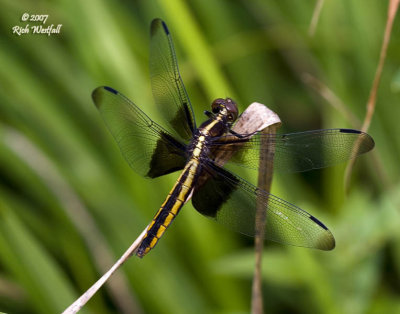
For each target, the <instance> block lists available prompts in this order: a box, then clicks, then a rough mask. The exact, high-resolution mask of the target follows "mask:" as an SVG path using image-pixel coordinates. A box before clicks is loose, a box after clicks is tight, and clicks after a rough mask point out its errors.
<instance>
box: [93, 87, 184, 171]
mask: <svg viewBox="0 0 400 314" xmlns="http://www.w3.org/2000/svg"><path fill="white" fill-rule="evenodd" d="M92 98H93V101H94V103H95V105H96V107H97V108H98V110H99V111H100V113H101V115H102V117H103V119H104V121H105V123H106V125H107V127H108V129H109V130H110V132H111V134H112V135H113V136H114V138H115V140H116V141H117V143H118V146H119V148H120V150H121V152H122V155H123V156H124V157H125V159H126V160H127V162H128V164H129V165H130V166H131V168H132V169H133V170H135V171H136V172H137V173H139V174H141V175H143V176H145V177H150V178H155V177H158V176H161V175H164V174H167V173H171V172H174V171H176V170H180V169H183V167H184V166H185V163H186V155H185V152H186V146H185V145H184V144H182V143H181V142H179V141H178V140H176V139H175V138H174V137H173V136H171V135H170V134H169V133H168V132H167V131H166V130H165V129H163V128H162V127H161V126H160V125H158V124H157V123H155V122H154V121H153V120H151V119H150V118H149V117H148V116H147V115H146V114H145V113H144V112H143V111H142V110H140V109H139V108H138V107H137V106H136V105H135V104H134V103H133V102H131V101H130V100H129V99H128V98H127V97H125V96H124V95H122V94H121V93H119V92H117V91H116V90H114V89H112V88H110V87H106V86H102V87H98V88H96V89H95V90H94V91H93V93H92Z"/></svg>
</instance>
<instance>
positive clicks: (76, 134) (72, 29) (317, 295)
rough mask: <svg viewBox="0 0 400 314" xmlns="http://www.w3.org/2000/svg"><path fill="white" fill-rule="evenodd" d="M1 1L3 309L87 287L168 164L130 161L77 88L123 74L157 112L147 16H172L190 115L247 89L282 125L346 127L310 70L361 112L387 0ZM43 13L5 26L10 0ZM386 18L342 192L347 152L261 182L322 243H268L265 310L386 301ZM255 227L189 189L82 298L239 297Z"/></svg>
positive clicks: (390, 275)
mask: <svg viewBox="0 0 400 314" xmlns="http://www.w3.org/2000/svg"><path fill="white" fill-rule="evenodd" d="M367 2H368V3H366V2H365V1H363V0H340V1H325V5H324V7H323V9H322V13H321V17H320V21H319V24H318V26H317V28H316V33H315V35H314V36H309V35H308V27H309V24H310V20H311V16H312V13H313V10H314V5H315V1H310V2H306V1H290V0H285V1H266V0H252V1H246V0H242V1H228V0H225V1H222V0H218V1H211V0H191V1H187V2H185V1H182V0H169V1H168V0H159V1H145V0H143V1H117V0H86V1H77V0H73V1H45V0H39V1H27V0H20V1H12V0H0V4H1V8H2V10H1V12H0V48H1V49H0V311H3V312H10V313H55V312H60V311H62V310H63V309H65V308H66V307H67V306H68V305H69V304H70V303H72V302H73V301H74V299H76V298H77V297H78V296H79V295H80V294H82V293H83V292H84V291H85V290H86V289H87V288H88V287H90V286H91V285H92V284H93V283H94V282H95V281H96V280H97V278H99V277H100V276H101V275H102V274H103V273H104V272H105V271H106V270H107V269H108V267H110V266H111V265H112V263H113V262H114V261H115V260H116V259H117V258H118V257H119V256H120V255H121V254H122V252H123V251H124V250H125V249H126V248H127V247H128V246H129V245H130V243H131V242H132V241H133V240H134V239H135V238H136V237H137V236H138V235H139V233H140V232H141V231H142V230H143V228H144V227H145V226H146V225H147V223H148V222H149V221H150V220H151V218H152V215H153V214H154V213H155V211H156V210H157V209H158V208H159V206H160V204H161V203H162V201H163V200H164V198H165V196H166V195H167V193H168V191H169V189H170V188H171V186H172V184H173V182H174V180H175V179H176V177H177V175H176V174H173V175H169V176H167V177H166V178H160V179H156V180H146V179H143V178H141V177H139V176H138V175H136V174H135V173H134V172H132V171H131V170H130V169H129V167H128V165H127V164H126V162H125V161H124V160H123V158H122V156H121V155H120V152H119V150H118V148H117V146H116V143H114V141H113V139H112V138H111V136H110V134H109V133H108V131H107V129H106V127H105V125H104V124H103V122H102V121H101V118H100V116H99V114H98V112H97V111H96V108H95V106H94V105H93V103H92V101H91V98H90V94H91V92H92V90H93V89H94V88H96V87H97V86H100V85H109V86H112V87H114V88H115V89H117V90H119V91H121V92H122V93H124V94H125V95H127V96H128V97H129V98H130V99H132V100H133V101H134V102H135V103H136V104H137V105H139V106H140V107H141V108H142V109H143V110H144V111H146V113H147V114H148V115H149V116H151V117H153V118H154V119H155V120H157V118H158V114H157V112H156V111H155V106H154V105H153V100H152V96H151V90H150V80H149V74H148V55H149V51H148V44H149V25H150V21H151V20H152V19H153V18H155V17H161V18H163V19H164V20H165V21H166V22H167V24H168V25H169V28H170V30H171V33H172V36H173V39H174V42H175V47H176V49H177V52H178V61H179V64H180V69H181V74H182V77H183V80H184V82H185V84H186V88H187V90H188V93H189V96H190V97H191V100H192V103H193V105H194V109H195V112H196V114H197V120H198V122H200V121H201V120H202V118H203V117H204V115H203V114H202V111H203V110H205V109H208V107H209V104H210V103H211V101H212V100H213V99H214V98H216V97H225V96H230V97H233V98H234V99H235V100H236V101H237V102H238V103H239V104H240V107H241V108H240V109H241V110H244V109H245V108H246V107H247V105H248V104H250V103H251V102H253V101H258V102H261V103H264V104H266V105H268V106H269V107H270V108H272V109H273V110H274V111H276V112H277V113H278V114H279V115H280V117H281V119H282V121H284V127H283V130H282V131H303V130H310V129H315V128H334V127H353V128H357V127H359V125H357V122H354V120H351V121H350V120H349V119H348V116H347V115H346V114H343V112H342V111H338V110H337V109H336V108H334V107H333V106H332V104H331V103H329V102H327V101H326V100H325V99H324V98H323V97H322V96H321V94H320V92H318V91H316V90H315V88H313V87H312V84H310V80H307V79H305V78H307V77H308V78H309V77H310V76H306V75H311V76H312V77H314V78H316V79H317V80H318V81H319V82H321V83H323V84H324V85H326V86H327V87H328V88H329V89H330V90H331V91H332V92H333V93H334V94H335V95H336V96H337V97H338V99H340V100H341V101H342V102H343V104H344V108H345V111H347V112H350V113H352V115H354V116H355V117H356V119H355V120H357V119H358V120H360V121H361V120H362V119H363V117H364V115H365V111H366V109H365V104H366V101H367V99H368V95H369V91H370V87H371V85H372V80H373V77H374V73H375V69H376V65H377V62H378V56H379V50H380V46H381V43H382V38H383V30H384V26H385V22H386V15H387V1H379V0H375V1H373V0H372V1H367ZM25 12H27V13H30V14H49V18H48V20H47V22H46V25H45V26H48V25H51V24H55V25H57V24H62V25H63V26H62V28H61V34H57V35H52V36H46V35H32V34H26V35H22V36H17V35H15V34H12V27H13V26H14V25H21V26H24V25H26V24H27V23H29V24H31V25H37V23H35V22H23V21H21V16H22V14H23V13H25ZM399 23H400V21H399V20H398V19H397V21H395V25H394V27H393V34H392V40H391V43H390V46H389V50H388V55H387V59H386V64H385V67H384V71H383V76H382V81H381V85H380V88H379V93H378V99H377V110H376V113H375V115H374V118H373V121H372V125H371V128H370V130H369V133H370V134H371V135H372V136H373V137H374V139H375V141H376V148H375V150H374V152H373V153H372V154H369V155H368V156H363V157H361V158H360V160H359V161H358V162H357V164H356V167H355V169H354V172H353V174H352V180H351V186H350V191H349V193H348V194H345V193H344V188H343V173H344V167H345V166H344V165H341V166H337V167H334V168H332V169H326V170H321V171H313V172H311V173H307V174H303V175H285V176H283V175H282V176H275V180H274V184H273V191H272V192H273V193H274V194H276V195H278V196H280V197H282V198H284V199H286V200H288V201H290V202H292V203H294V204H296V205H298V206H300V207H302V208H304V209H305V210H307V211H309V212H311V213H313V214H314V215H315V216H317V217H319V218H321V220H322V221H323V222H324V223H326V224H327V225H328V226H329V228H330V229H331V230H332V232H333V233H334V235H335V237H336V240H337V247H336V249H335V250H334V251H331V252H319V251H315V250H310V249H303V248H295V247H288V246H283V245H278V244H273V243H270V242H266V248H265V253H264V254H265V256H264V268H263V270H264V272H263V273H264V284H263V288H264V303H265V308H266V311H267V312H268V313H283V312H285V313H288V312H291V313H352V314H357V313H396V312H397V313H399V312H400V219H399V210H400V164H399V159H400V136H399V135H400V123H399V118H400V106H399V90H400V89H399V77H400V66H399V65H400V62H399V61H400V59H399V56H400V41H399V38H400V37H399V35H400V27H399ZM251 245H252V242H251V239H250V240H249V239H247V238H245V237H242V236H241V235H237V234H234V233H232V232H230V231H228V230H225V229H224V228H222V227H220V226H218V225H216V224H214V223H213V222H211V221H209V220H207V219H205V218H203V217H201V216H200V215H198V214H197V213H196V212H195V211H194V210H193V208H192V207H191V205H190V204H187V205H186V206H185V208H184V209H183V210H182V213H181V214H180V215H179V218H178V219H177V220H176V221H175V222H174V224H173V226H172V227H171V229H170V230H168V232H167V233H166V235H165V236H164V237H163V239H162V240H161V241H160V243H159V245H158V246H157V248H156V249H155V250H153V251H152V252H151V253H150V254H149V255H148V256H146V257H145V258H144V259H143V260H139V259H138V258H136V257H133V258H131V259H130V260H129V261H128V262H126V263H125V264H124V266H123V267H122V269H120V270H119V271H118V272H117V274H116V275H115V276H114V277H112V280H111V281H110V283H109V284H107V285H106V286H105V287H104V288H103V289H101V290H100V292H99V293H98V294H97V295H96V296H95V297H94V298H93V299H92V300H91V301H90V302H89V303H88V304H87V305H86V306H85V308H84V310H83V312H87V313H119V312H121V313H132V312H135V313H140V312H142V313H245V312H248V311H249V308H250V296H251V278H252V272H253V252H252V246H251Z"/></svg>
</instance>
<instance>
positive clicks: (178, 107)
mask: <svg viewBox="0 0 400 314" xmlns="http://www.w3.org/2000/svg"><path fill="white" fill-rule="evenodd" d="M150 75H151V86H152V90H153V96H154V100H155V102H156V104H157V106H158V109H159V111H160V112H161V113H162V115H163V117H164V118H165V119H166V121H167V122H168V124H169V126H171V127H172V129H173V130H174V131H175V132H176V135H177V136H178V137H180V138H181V139H182V140H184V141H188V140H190V139H191V138H192V136H193V132H194V130H195V129H196V122H195V118H194V114H193V109H192V106H191V104H190V100H189V97H188V95H187V93H186V89H185V86H184V85H183V82H182V78H181V76H180V74H179V69H178V62H177V59H176V54H175V49H174V44H173V42H172V38H171V34H170V33H169V30H168V28H167V25H166V24H165V23H164V22H163V21H162V20H160V19H155V20H153V21H152V23H151V44H150Z"/></svg>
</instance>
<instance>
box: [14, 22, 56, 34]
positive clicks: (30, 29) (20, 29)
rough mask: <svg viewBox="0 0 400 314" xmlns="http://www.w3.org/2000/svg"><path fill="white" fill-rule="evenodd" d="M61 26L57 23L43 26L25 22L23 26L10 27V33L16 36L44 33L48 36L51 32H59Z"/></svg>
mask: <svg viewBox="0 0 400 314" xmlns="http://www.w3.org/2000/svg"><path fill="white" fill-rule="evenodd" d="M61 27H62V24H58V25H54V24H51V25H49V26H47V27H43V26H42V25H38V26H29V24H26V25H25V26H18V25H15V26H13V28H12V33H13V34H16V35H18V36H21V35H26V34H45V35H47V36H50V35H53V34H60V32H61Z"/></svg>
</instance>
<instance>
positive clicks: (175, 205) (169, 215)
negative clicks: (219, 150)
mask: <svg viewBox="0 0 400 314" xmlns="http://www.w3.org/2000/svg"><path fill="white" fill-rule="evenodd" d="M197 169H198V161H197V160H196V159H192V160H191V161H189V162H188V163H187V164H186V166H185V168H184V169H183V171H182V173H181V175H180V176H179V178H178V179H177V180H176V183H175V185H174V187H173V188H172V190H171V192H170V193H169V194H168V196H167V198H166V200H165V201H164V203H163V204H162V205H161V207H160V209H159V210H158V212H157V214H156V215H155V216H154V218H153V220H152V222H151V223H150V225H149V226H148V228H147V232H146V235H145V237H144V239H143V241H142V243H141V244H140V246H139V248H138V250H137V252H136V255H137V256H139V257H143V256H144V255H146V254H147V253H148V252H149V251H150V250H151V249H152V248H153V247H154V246H155V245H156V244H157V242H158V240H159V239H160V238H161V236H162V235H163V233H164V232H165V230H166V229H167V228H168V227H169V225H170V224H171V222H172V221H173V220H174V219H175V217H176V215H177V214H178V213H179V210H180V209H181V208H182V206H183V204H185V201H186V200H187V198H188V196H189V194H190V192H191V190H192V188H193V181H194V179H195V176H196V173H197V172H198V171H197Z"/></svg>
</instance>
